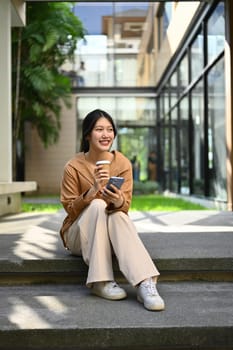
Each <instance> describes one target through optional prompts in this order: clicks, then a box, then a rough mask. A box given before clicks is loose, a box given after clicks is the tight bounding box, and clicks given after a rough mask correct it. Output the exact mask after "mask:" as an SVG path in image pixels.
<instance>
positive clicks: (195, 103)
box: [192, 80, 204, 195]
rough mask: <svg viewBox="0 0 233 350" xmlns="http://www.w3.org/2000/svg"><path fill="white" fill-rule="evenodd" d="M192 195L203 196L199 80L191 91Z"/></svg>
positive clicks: (202, 118) (201, 120)
mask: <svg viewBox="0 0 233 350" xmlns="http://www.w3.org/2000/svg"><path fill="white" fill-rule="evenodd" d="M192 118H193V123H192V125H193V148H194V149H193V152H192V153H193V155H194V159H193V160H192V164H193V193H194V194H198V195H204V95H203V81H202V80H201V81H200V82H199V83H198V84H197V85H196V87H195V88H194V89H193V91H192Z"/></svg>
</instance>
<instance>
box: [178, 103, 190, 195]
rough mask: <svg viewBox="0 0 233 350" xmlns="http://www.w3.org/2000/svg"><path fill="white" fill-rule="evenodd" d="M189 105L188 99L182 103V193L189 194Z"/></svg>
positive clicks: (180, 133)
mask: <svg viewBox="0 0 233 350" xmlns="http://www.w3.org/2000/svg"><path fill="white" fill-rule="evenodd" d="M188 116H189V105H188V97H185V98H183V99H182V100H181V102H180V131H179V136H180V172H181V173H180V182H181V188H180V192H181V193H182V194H189V193H190V188H189V127H188Z"/></svg>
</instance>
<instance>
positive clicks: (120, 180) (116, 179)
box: [106, 176, 125, 192]
mask: <svg viewBox="0 0 233 350" xmlns="http://www.w3.org/2000/svg"><path fill="white" fill-rule="evenodd" d="M124 181H125V179H124V178H123V177H119V176H112V177H110V179H109V180H108V183H107V185H106V188H107V189H108V190H110V191H112V192H114V191H113V189H112V188H111V187H110V185H111V184H113V185H114V186H116V187H117V188H118V189H120V188H121V186H122V184H123V182H124Z"/></svg>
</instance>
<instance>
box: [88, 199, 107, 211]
mask: <svg viewBox="0 0 233 350" xmlns="http://www.w3.org/2000/svg"><path fill="white" fill-rule="evenodd" d="M106 205H107V204H106V202H105V201H104V200H103V199H100V198H96V199H93V201H91V203H90V206H89V207H90V208H91V209H94V210H105V208H106Z"/></svg>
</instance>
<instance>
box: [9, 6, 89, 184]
mask: <svg viewBox="0 0 233 350" xmlns="http://www.w3.org/2000/svg"><path fill="white" fill-rule="evenodd" d="M83 36H84V28H83V26H82V23H81V22H80V20H79V19H78V17H77V16H75V15H74V14H73V12H72V5H71V4H70V3H51V2H50V3H49V2H48V3H47V2H46V3H45V2H39V3H28V4H27V25H26V26H25V27H23V28H13V30H12V115H13V174H14V179H16V160H17V156H16V148H17V144H19V143H20V144H21V148H23V149H24V125H25V122H26V121H28V122H30V123H31V124H32V125H33V126H35V127H36V129H37V131H38V134H39V136H40V138H41V140H42V142H43V144H44V146H45V147H47V146H49V145H51V144H53V143H55V142H56V141H57V140H58V137H59V130H60V111H61V102H63V103H65V105H66V106H67V107H68V106H69V99H70V93H71V82H70V78H69V77H67V76H64V75H63V74H62V71H61V66H62V65H63V64H64V62H66V60H72V59H73V57H74V52H75V49H76V45H77V41H78V39H79V38H83ZM17 149H19V148H17Z"/></svg>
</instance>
